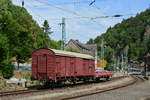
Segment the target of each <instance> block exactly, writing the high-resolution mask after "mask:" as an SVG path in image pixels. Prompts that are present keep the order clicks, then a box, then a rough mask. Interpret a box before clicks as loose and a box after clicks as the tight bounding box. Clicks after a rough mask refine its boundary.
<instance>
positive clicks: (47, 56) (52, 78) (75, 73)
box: [32, 48, 112, 83]
mask: <svg viewBox="0 0 150 100" xmlns="http://www.w3.org/2000/svg"><path fill="white" fill-rule="evenodd" d="M111 76H112V72H111V71H96V70H95V64H94V57H93V56H91V55H87V54H81V53H74V52H68V51H62V50H55V49H47V48H41V49H38V50H35V51H34V52H33V53H32V78H33V79H36V80H40V81H45V82H53V83H55V82H60V81H66V80H70V81H73V82H75V81H88V80H97V79H100V78H102V77H103V78H107V79H108V78H109V77H111Z"/></svg>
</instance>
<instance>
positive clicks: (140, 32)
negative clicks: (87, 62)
mask: <svg viewBox="0 0 150 100" xmlns="http://www.w3.org/2000/svg"><path fill="white" fill-rule="evenodd" d="M102 40H104V42H105V54H104V55H105V59H106V60H107V61H108V62H110V63H111V62H113V60H114V59H118V58H121V56H123V57H126V59H127V60H128V61H142V60H143V57H144V56H145V55H146V54H147V53H149V52H150V8H149V9H147V10H145V11H143V12H141V13H139V14H137V15H136V16H135V17H131V18H129V19H126V20H123V21H122V22H121V23H118V24H116V25H115V26H114V27H110V28H108V29H107V31H106V33H103V34H102V35H100V36H97V37H96V38H95V39H90V40H89V41H88V42H87V43H88V44H93V43H95V44H97V46H98V51H100V50H101V43H102ZM99 56H100V52H99Z"/></svg>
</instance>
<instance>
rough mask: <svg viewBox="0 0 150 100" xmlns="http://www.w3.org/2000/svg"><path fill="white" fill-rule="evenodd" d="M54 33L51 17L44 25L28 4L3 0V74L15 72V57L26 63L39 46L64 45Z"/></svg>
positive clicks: (0, 53) (0, 56) (0, 51)
mask: <svg viewBox="0 0 150 100" xmlns="http://www.w3.org/2000/svg"><path fill="white" fill-rule="evenodd" d="M50 34H52V32H51V28H50V26H49V23H48V21H47V20H45V21H44V22H43V27H40V26H39V25H38V24H37V23H36V21H34V20H33V18H32V16H31V15H30V14H29V13H28V12H27V10H26V9H25V8H23V7H20V6H16V5H13V4H12V1H11V0H0V74H1V75H2V76H3V77H5V78H9V77H11V76H12V75H13V70H14V66H13V65H12V64H11V62H12V61H11V59H12V58H16V61H17V62H18V64H19V63H24V62H27V61H28V60H29V58H31V54H32V51H33V50H35V49H37V48H44V47H46V48H48V47H49V48H55V49H56V48H57V49H58V48H60V43H59V42H57V41H54V40H52V39H51V38H50V37H49V35H50Z"/></svg>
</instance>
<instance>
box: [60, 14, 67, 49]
mask: <svg viewBox="0 0 150 100" xmlns="http://www.w3.org/2000/svg"><path fill="white" fill-rule="evenodd" d="M59 25H61V26H62V41H61V49H62V50H64V48H65V44H66V23H65V18H64V17H63V18H62V23H60V24H59Z"/></svg>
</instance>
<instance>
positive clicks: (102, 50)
mask: <svg viewBox="0 0 150 100" xmlns="http://www.w3.org/2000/svg"><path fill="white" fill-rule="evenodd" d="M101 60H104V40H103V39H102V42H101Z"/></svg>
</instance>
